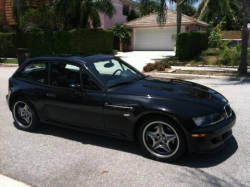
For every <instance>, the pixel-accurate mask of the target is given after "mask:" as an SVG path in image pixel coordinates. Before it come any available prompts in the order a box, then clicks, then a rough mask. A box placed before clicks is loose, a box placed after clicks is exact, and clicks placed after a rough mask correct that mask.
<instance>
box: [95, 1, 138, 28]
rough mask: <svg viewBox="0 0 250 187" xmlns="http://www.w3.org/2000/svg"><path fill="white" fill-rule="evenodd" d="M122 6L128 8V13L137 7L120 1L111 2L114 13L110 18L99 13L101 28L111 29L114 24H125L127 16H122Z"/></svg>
mask: <svg viewBox="0 0 250 187" xmlns="http://www.w3.org/2000/svg"><path fill="white" fill-rule="evenodd" d="M123 4H124V5H128V6H129V11H130V10H132V9H134V10H137V7H136V6H135V5H133V4H129V3H127V2H122V1H121V0H113V5H114V7H115V8H116V13H115V15H113V17H112V18H109V17H108V16H106V15H104V14H102V13H100V18H101V23H102V25H101V28H103V29H111V28H112V27H113V26H114V25H115V24H123V23H125V22H127V16H124V15H123Z"/></svg>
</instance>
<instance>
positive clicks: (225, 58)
mask: <svg viewBox="0 0 250 187" xmlns="http://www.w3.org/2000/svg"><path fill="white" fill-rule="evenodd" d="M231 53H232V52H231V50H230V49H225V50H224V51H223V52H222V56H221V57H222V58H221V63H222V64H223V65H231V64H232V61H233V59H232V55H231Z"/></svg>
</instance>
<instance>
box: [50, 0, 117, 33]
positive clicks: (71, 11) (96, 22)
mask: <svg viewBox="0 0 250 187" xmlns="http://www.w3.org/2000/svg"><path fill="white" fill-rule="evenodd" d="M99 12H101V13H103V14H105V15H107V16H108V17H109V18H111V17H112V16H113V15H114V13H115V8H114V6H113V4H112V1H111V0H96V1H93V0H58V1H57V2H56V4H55V13H56V14H57V15H60V16H59V17H60V19H61V20H63V22H64V27H65V29H67V28H68V27H72V28H86V27H87V23H88V20H89V19H90V20H91V21H92V25H93V27H94V28H97V27H100V26H101V20H100V15H99Z"/></svg>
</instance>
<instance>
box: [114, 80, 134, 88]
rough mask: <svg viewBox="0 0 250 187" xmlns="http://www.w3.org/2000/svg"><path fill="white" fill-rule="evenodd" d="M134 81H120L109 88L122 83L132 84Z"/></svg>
mask: <svg viewBox="0 0 250 187" xmlns="http://www.w3.org/2000/svg"><path fill="white" fill-rule="evenodd" d="M133 82H134V81H124V82H119V83H116V84H113V85H111V86H109V88H112V87H116V86H122V85H126V84H131V83H133Z"/></svg>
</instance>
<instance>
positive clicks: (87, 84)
mask: <svg viewBox="0 0 250 187" xmlns="http://www.w3.org/2000/svg"><path fill="white" fill-rule="evenodd" d="M82 87H83V89H86V90H100V88H99V86H98V85H97V84H96V83H95V81H94V80H93V79H92V78H91V77H90V76H89V75H88V74H87V73H85V72H83V73H82Z"/></svg>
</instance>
